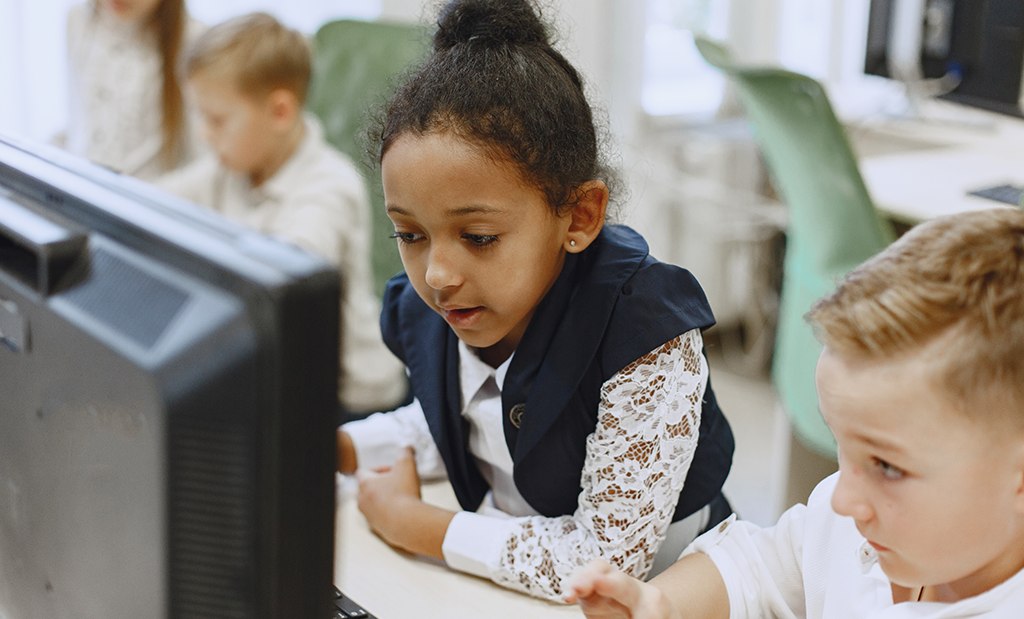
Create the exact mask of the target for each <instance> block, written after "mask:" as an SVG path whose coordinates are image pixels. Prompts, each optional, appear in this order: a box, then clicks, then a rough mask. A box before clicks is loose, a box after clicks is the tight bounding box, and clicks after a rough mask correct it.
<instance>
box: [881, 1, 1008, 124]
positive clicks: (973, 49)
mask: <svg viewBox="0 0 1024 619" xmlns="http://www.w3.org/2000/svg"><path fill="white" fill-rule="evenodd" d="M908 44H909V45H911V46H915V47H916V49H914V50H908V49H906V48H907V46H908ZM908 52H910V53H913V54H914V56H915V57H914V58H913V60H914V61H915V62H916V63H917V64H918V66H917V71H918V72H919V76H920V77H924V78H939V77H942V76H944V75H947V74H949V75H950V76H955V79H954V80H952V88H951V89H950V90H949V92H946V93H944V94H942V97H943V98H946V99H949V100H951V101H956V102H959V103H963V104H966V105H972V106H975V107H979V108H983V109H987V110H991V111H995V112H1000V113H1004V114H1010V115H1014V116H1020V115H1022V110H1021V105H1020V100H1021V85H1022V80H1021V74H1022V71H1024V2H1021V1H1020V0H871V4H870V9H869V13H868V32H867V45H866V52H865V56H864V72H865V73H867V74H870V75H880V76H883V77H890V78H900V77H902V76H900V75H894V71H893V70H892V69H893V62H894V61H895V62H896V63H897V64H898V63H900V62H906V61H907V60H909V59H908V58H905V56H906V55H907V53H908Z"/></svg>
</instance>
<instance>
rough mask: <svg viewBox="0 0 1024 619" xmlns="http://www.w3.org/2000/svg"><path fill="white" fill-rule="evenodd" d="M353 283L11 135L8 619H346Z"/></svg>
mask: <svg viewBox="0 0 1024 619" xmlns="http://www.w3.org/2000/svg"><path fill="white" fill-rule="evenodd" d="M339 285H340V282H339V281H338V274H337V271H335V270H334V269H332V268H330V267H329V266H328V265H326V264H325V263H324V262H322V261H320V260H319V259H316V258H314V257H312V256H310V255H308V254H306V253H304V252H302V251H301V250H298V249H296V248H293V247H291V246H288V245H285V244H283V243H279V242H276V241H274V240H272V239H269V238H266V237H263V236H260V235H258V234H255V233H252V232H249V231H247V230H244V229H242V228H240V227H237V226H235V225H233V224H230V223H228V222H226V221H224V220H222V219H220V218H219V217H217V216H216V215H214V214H212V213H209V212H206V211H205V210H203V209H200V208H199V207H196V206H193V205H191V204H188V203H185V202H183V201H180V200H178V199H176V198H173V197H171V196H168V195H165V194H163V193H161V192H159V191H157V190H155V189H153V188H151V187H149V186H148V185H146V184H144V183H142V182H140V181H137V180H135V179H131V178H127V177H122V176H118V175H116V174H114V173H111V172H109V171H107V170H103V169H100V168H97V167H95V166H92V165H91V164H88V163H84V162H82V161H80V160H78V159H75V158H72V157H70V156H66V155H64V154H63V153H60V152H58V151H55V150H53V149H49V148H46V147H43V146H38V145H27V144H23V143H16V142H13V141H11V140H7V139H0V618H3V619H21V618H32V617H45V618H46V619H62V618H67V619H72V618H73V619H88V618H97V619H100V618H102V619H116V618H122V617H124V618H139V617H158V618H162V617H238V618H243V617H244V618H259V617H266V618H269V617H274V618H281V619H284V618H288V619H294V618H297V617H302V618H306V617H328V616H330V614H329V613H330V609H331V608H332V599H333V596H332V589H331V581H332V570H333V552H334V519H335V512H334V491H335V490H334V488H335V486H334V470H335V457H336V455H335V443H334V440H335V439H334V422H335V418H336V413H335V410H336V406H337V405H336V381H337V374H338V372H337V363H338V361H337V359H338V355H337V341H338V333H337V328H338V327H337V325H338V319H337V317H338V311H339V309H338V292H339Z"/></svg>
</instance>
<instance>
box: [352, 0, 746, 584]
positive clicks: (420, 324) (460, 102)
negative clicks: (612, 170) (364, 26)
mask: <svg viewBox="0 0 1024 619" xmlns="http://www.w3.org/2000/svg"><path fill="white" fill-rule="evenodd" d="M550 38H551V37H550V33H549V30H548V28H547V26H546V25H545V24H544V22H543V21H542V20H541V17H540V14H539V10H538V8H537V7H536V6H535V5H534V4H533V3H532V2H528V1H527V0H515V1H510V0H454V1H452V2H448V3H447V4H446V5H445V6H444V7H443V8H442V9H441V11H440V14H439V17H438V22H437V31H436V34H435V35H434V47H433V52H432V53H431V55H430V56H429V57H428V58H427V59H426V60H425V61H424V63H423V64H422V65H421V66H420V67H418V68H417V69H416V70H415V71H414V72H413V73H412V74H411V75H410V76H409V77H408V78H407V80H406V81H405V83H404V84H403V85H401V86H400V87H399V89H398V90H397V92H396V93H395V94H394V96H393V97H392V99H391V100H390V101H389V102H388V103H387V105H386V106H385V108H384V110H383V113H382V117H381V118H380V122H379V126H378V127H376V128H375V130H374V134H373V136H372V137H373V142H374V145H375V146H376V147H377V152H376V155H377V157H378V160H379V162H380V165H381V174H382V179H383V185H384V195H385V202H386V208H387V212H388V215H389V216H390V218H391V220H392V222H393V223H394V226H395V232H394V235H393V236H394V238H396V239H397V241H398V247H399V252H400V254H401V257H402V263H403V265H404V266H405V273H403V274H400V275H398V276H396V277H395V278H393V279H392V280H391V281H390V282H389V284H388V287H387V291H386V293H385V301H384V310H383V312H382V316H381V327H382V331H383V333H384V338H385V341H386V342H387V343H388V346H389V347H390V348H391V350H392V351H393V352H394V353H395V354H396V355H397V356H398V357H399V358H401V359H402V360H403V361H404V362H405V364H406V367H407V369H408V373H409V377H410V382H411V386H412V391H413V394H414V396H415V397H414V400H413V402H412V403H411V404H409V405H407V406H405V407H402V408H399V409H398V410H395V411H392V412H389V413H383V414H377V415H373V416H371V417H369V418H368V419H365V420H361V421H356V422H351V423H348V424H345V425H344V426H342V428H341V430H340V431H339V433H338V452H339V469H340V470H341V472H343V473H352V472H355V471H356V470H357V469H358V470H359V471H360V481H359V507H360V509H361V510H362V512H363V514H364V515H365V516H366V518H367V521H368V522H369V525H370V526H371V528H372V529H373V530H374V531H376V532H377V534H378V535H380V536H381V537H382V538H383V539H384V540H385V541H387V542H388V543H390V544H391V545H393V546H396V547H398V548H401V549H404V550H406V551H409V552H412V553H415V554H419V555H425V556H429V557H434V558H438V559H443V560H444V561H446V562H447V564H448V565H449V566H450V567H451V568H453V569H457V570H461V571H465V572H468V573H471V574H476V575H478V576H482V577H485V578H490V579H492V580H493V581H494V582H496V583H498V584H501V585H504V586H507V587H510V588H513V589H517V590H520V591H523V592H526V593H528V594H531V595H535V596H538V597H543V598H548V599H552V600H561V599H562V597H563V595H564V593H565V592H566V585H565V582H566V581H567V580H568V578H569V577H570V576H571V575H572V574H573V572H575V571H576V570H577V569H578V568H579V567H580V566H582V565H585V564H587V563H588V562H589V561H590V560H592V559H594V558H602V559H604V560H606V561H609V562H610V563H612V564H613V565H615V566H617V567H619V568H621V569H622V570H624V571H625V572H627V573H629V574H631V575H633V576H637V577H641V578H643V577H647V576H649V575H652V574H653V573H654V572H656V571H658V570H659V569H661V568H662V567H664V566H667V565H669V564H670V563H672V562H673V561H674V560H675V559H676V558H677V557H678V555H679V552H680V551H681V550H682V549H683V548H684V547H685V546H686V545H687V544H688V543H689V542H690V541H691V540H692V539H693V538H694V537H695V536H696V535H697V534H699V533H700V532H701V531H704V530H706V529H708V528H709V527H711V526H714V525H716V524H717V523H718V522H720V521H721V520H723V519H724V518H725V517H726V516H728V515H729V513H730V511H731V510H730V508H729V505H728V502H727V501H726V500H725V498H724V497H723V496H722V493H721V488H722V484H723V482H724V481H725V478H726V476H727V475H728V472H729V467H730V464H731V461H732V452H733V437H732V432H731V430H730V428H729V424H728V422H727V421H726V419H725V417H724V416H723V415H722V413H721V411H720V410H719V408H718V404H717V402H716V400H715V396H714V393H713V391H712V389H711V386H710V384H709V382H708V365H707V361H706V359H705V357H704V354H703V344H702V339H701V331H702V330H703V329H705V328H707V327H710V326H711V325H712V324H713V323H714V319H713V317H712V314H711V310H710V308H709V307H708V304H707V300H706V299H705V296H704V294H703V292H702V290H701V288H700V285H699V284H698V283H697V281H696V280H695V279H694V278H693V276H692V275H691V274H690V273H689V272H687V271H686V270H684V269H682V268H679V267H676V266H672V265H668V264H664V263H661V262H658V261H657V260H655V259H654V258H653V257H651V256H650V255H649V254H648V249H647V244H646V243H645V242H644V240H643V239H642V238H641V237H640V236H639V235H638V234H637V233H636V232H634V231H633V230H631V229H629V228H627V227H625V226H621V225H611V224H606V223H605V215H606V210H607V205H608V198H609V189H608V182H607V181H608V174H607V172H606V168H605V166H604V165H603V164H602V163H601V160H600V153H599V148H598V140H597V132H596V130H595V127H594V121H593V117H592V112H591V108H590V105H589V104H588V102H587V99H586V97H585V95H584V91H583V82H582V80H581V78H580V75H579V74H578V73H577V71H576V70H575V69H574V68H573V66H572V65H571V64H570V63H569V62H568V61H567V60H566V59H565V58H564V57H563V56H562V54H561V53H559V52H558V51H557V50H555V49H554V48H553V47H552V45H551V41H550ZM443 476H447V478H448V480H449V481H450V482H451V484H452V487H453V489H454V491H455V495H456V497H457V498H458V501H459V503H460V505H461V507H462V510H463V511H460V512H458V513H454V512H451V511H448V510H444V509H441V508H438V507H435V506H432V505H428V504H426V503H424V502H423V501H422V500H421V499H420V494H419V484H420V480H421V479H424V478H430V477H443Z"/></svg>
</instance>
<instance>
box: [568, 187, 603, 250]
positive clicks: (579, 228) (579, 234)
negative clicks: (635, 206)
mask: <svg viewBox="0 0 1024 619" xmlns="http://www.w3.org/2000/svg"><path fill="white" fill-rule="evenodd" d="M576 198H577V201H576V204H575V205H573V207H572V210H571V211H569V216H570V218H571V221H570V222H569V229H568V231H567V232H566V235H565V241H564V244H563V246H564V248H565V251H567V252H569V253H573V254H575V253H578V252H581V251H583V250H584V249H586V248H587V247H588V246H589V245H590V244H591V243H593V242H594V239H596V238H597V235H598V234H600V232H601V228H603V227H604V215H605V211H606V210H607V209H608V186H607V185H605V184H604V181H599V180H592V181H587V182H585V183H583V184H582V185H580V186H579V187H577V188H576Z"/></svg>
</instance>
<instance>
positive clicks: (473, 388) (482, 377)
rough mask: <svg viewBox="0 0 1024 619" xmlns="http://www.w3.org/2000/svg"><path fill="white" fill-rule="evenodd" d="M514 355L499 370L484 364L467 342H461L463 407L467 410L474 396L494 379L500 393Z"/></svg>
mask: <svg viewBox="0 0 1024 619" xmlns="http://www.w3.org/2000/svg"><path fill="white" fill-rule="evenodd" d="M514 356H515V353H513V354H512V355H511V356H510V357H509V358H508V359H505V361H504V362H503V363H502V364H501V365H499V366H498V367H497V368H492V367H491V366H489V365H487V364H486V363H484V362H483V361H482V360H481V359H480V357H478V356H477V354H476V353H475V352H473V350H472V349H471V348H470V347H469V346H467V345H466V343H465V342H463V341H462V340H459V388H460V390H461V392H462V407H463V408H465V407H466V405H468V404H469V403H470V402H471V401H472V400H473V396H475V395H476V393H477V392H478V391H480V387H483V385H484V383H485V382H487V379H488V378H490V377H492V376H493V377H494V382H495V383H496V384H497V385H498V391H499V392H500V391H501V389H502V387H503V386H504V384H505V375H506V374H508V368H509V364H511V363H512V357H514Z"/></svg>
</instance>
